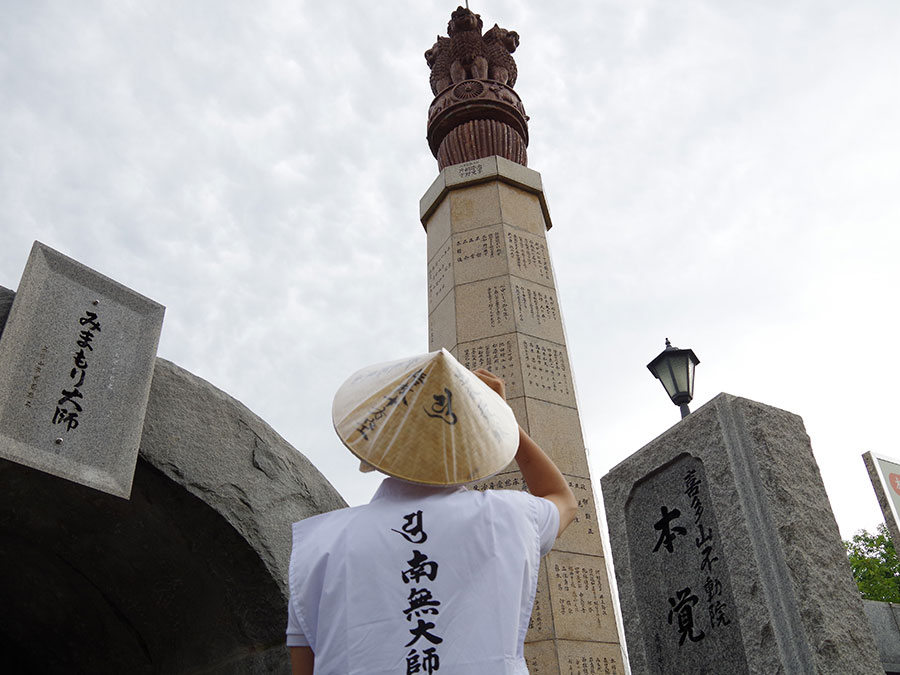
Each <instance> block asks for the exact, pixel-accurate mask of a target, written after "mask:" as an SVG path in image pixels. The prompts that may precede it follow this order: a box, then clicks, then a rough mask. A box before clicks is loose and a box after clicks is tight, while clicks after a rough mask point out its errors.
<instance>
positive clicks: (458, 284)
mask: <svg viewBox="0 0 900 675" xmlns="http://www.w3.org/2000/svg"><path fill="white" fill-rule="evenodd" d="M420 210H421V219H422V224H423V225H424V226H425V229H426V232H427V238H428V340H429V349H430V350H436V349H439V348H441V347H445V348H447V349H449V350H450V351H451V352H452V353H453V355H454V356H456V357H457V358H458V359H459V360H460V361H461V362H462V363H463V364H465V365H466V366H467V367H468V368H473V369H474V368H481V367H483V368H487V369H488V370H490V371H492V372H493V373H495V374H497V375H499V376H501V377H502V378H503V379H504V380H505V381H506V390H507V399H508V401H509V404H510V406H511V407H512V409H513V411H515V414H516V417H517V419H518V420H519V423H520V424H521V425H522V426H523V427H524V428H525V429H526V431H527V432H528V433H529V435H530V436H531V437H532V438H534V439H535V441H536V442H537V443H538V444H539V445H540V446H541V447H542V448H544V450H546V451H547V453H548V454H549V455H550V456H551V457H552V458H553V460H554V461H555V462H556V463H557V465H558V466H559V467H560V469H561V471H562V472H563V474H564V475H565V476H566V478H567V479H568V481H569V485H570V486H571V487H572V490H573V491H574V493H575V496H576V498H577V499H578V506H579V512H578V515H577V517H576V520H575V522H574V523H573V524H572V525H571V526H570V527H569V529H568V530H567V531H566V532H565V534H564V535H563V536H562V537H561V538H560V539H559V540H558V541H557V543H556V546H555V547H554V549H553V551H551V552H550V554H549V555H548V556H547V557H546V558H545V559H544V562H543V564H542V566H541V572H540V581H539V583H538V594H537V598H536V600H535V606H534V611H533V613H532V620H531V626H530V629H529V632H528V637H527V639H526V644H525V655H526V659H527V661H528V667H529V669H530V671H531V674H532V675H556V674H558V673H559V674H562V673H565V674H566V675H594V674H595V673H596V674H603V675H613V674H614V675H624V673H625V668H624V666H623V659H622V652H621V648H620V642H621V641H620V639H619V635H618V631H617V627H616V619H615V610H614V606H613V600H612V596H611V594H610V590H609V588H610V584H609V575H608V572H607V567H606V561H605V558H604V552H603V547H602V541H601V538H600V525H599V522H598V520H597V509H596V505H595V503H594V496H593V489H592V485H591V478H590V471H589V469H588V462H587V455H586V452H585V448H584V439H583V436H582V431H581V421H580V418H579V415H578V406H577V402H576V398H575V388H574V385H573V380H572V372H571V368H570V365H569V357H568V352H567V349H566V340H565V332H564V329H563V322H562V315H561V313H560V308H559V303H558V301H557V296H556V287H555V281H554V275H553V269H552V266H551V263H550V255H549V251H548V248H547V240H546V231H547V230H548V229H549V228H550V215H549V211H548V209H547V203H546V200H545V198H544V194H543V189H542V186H541V179H540V175H539V174H538V173H537V172H536V171H532V170H531V169H528V168H526V167H524V166H521V165H519V164H516V163H514V162H511V161H509V160H506V159H504V158H502V157H497V156H494V157H488V158H484V159H479V160H475V161H472V162H467V163H464V164H457V165H454V166H450V167H447V168H446V169H444V170H443V171H442V172H441V174H440V175H439V176H438V178H437V180H436V181H435V182H434V184H433V185H432V186H431V188H430V189H429V190H428V192H427V193H426V195H425V196H424V197H423V198H422V201H421V204H420ZM479 487H480V488H508V489H524V482H523V480H522V477H521V474H520V473H519V472H518V470H517V468H516V466H515V464H512V465H510V466H509V467H508V468H507V469H506V470H505V471H503V472H502V473H501V474H499V475H497V476H495V477H493V478H492V479H490V480H488V481H485V482H484V483H483V484H482V485H480V486H479Z"/></svg>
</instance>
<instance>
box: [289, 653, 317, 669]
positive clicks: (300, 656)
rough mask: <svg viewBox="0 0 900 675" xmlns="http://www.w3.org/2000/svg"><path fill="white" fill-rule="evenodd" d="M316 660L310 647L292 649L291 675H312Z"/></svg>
mask: <svg viewBox="0 0 900 675" xmlns="http://www.w3.org/2000/svg"><path fill="white" fill-rule="evenodd" d="M315 658H316V657H315V656H314V655H313V650H312V649H310V648H309V647H291V675H312V674H313V662H314V661H315Z"/></svg>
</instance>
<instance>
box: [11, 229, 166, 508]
mask: <svg viewBox="0 0 900 675" xmlns="http://www.w3.org/2000/svg"><path fill="white" fill-rule="evenodd" d="M164 311H165V310H164V308H163V306H162V305H160V304H158V303H156V302H153V301H152V300H149V299H148V298H145V297H144V296H142V295H140V294H138V293H135V292H134V291H132V290H130V289H128V288H126V287H125V286H122V285H121V284H119V283H117V282H115V281H113V280H112V279H109V278H107V277H105V276H103V275H102V274H98V273H97V272H95V271H93V270H91V269H90V268H88V267H85V266H84V265H82V264H80V263H78V262H76V261H75V260H72V259H71V258H68V257H66V256H64V255H62V254H61V253H58V252H57V251H54V250H53V249H51V248H49V247H47V246H44V245H43V244H41V243H40V242H35V243H34V247H33V248H32V250H31V255H30V257H29V259H28V264H27V265H26V267H25V272H24V273H23V275H22V283H21V285H20V287H19V291H18V293H17V294H16V298H15V302H14V303H13V306H12V310H11V311H10V313H9V318H8V320H7V322H6V326H5V327H4V330H3V337H2V339H0V457H4V458H6V459H10V460H13V461H16V462H20V463H22V464H25V465H27V466H31V467H33V468H36V469H40V470H41V471H46V472H48V473H52V474H53V475H56V476H60V477H62V478H66V479H68V480H72V481H75V482H78V483H82V484H83V485H88V486H90V487H93V488H95V489H98V490H103V491H104V492H109V493H110V494H114V495H117V496H119V497H125V498H127V497H128V495H129V493H130V492H131V479H132V474H133V472H134V466H135V462H136V461H137V453H138V444H139V441H140V437H141V426H142V424H143V421H144V411H145V409H146V406H147V395H148V392H149V390H150V378H151V377H152V374H153V364H154V359H155V358H156V346H157V343H158V342H159V334H160V329H161V327H162V319H163V312H164Z"/></svg>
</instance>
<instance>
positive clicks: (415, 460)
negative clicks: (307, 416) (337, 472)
mask: <svg viewBox="0 0 900 675" xmlns="http://www.w3.org/2000/svg"><path fill="white" fill-rule="evenodd" d="M332 419H333V421H334V428H335V431H336V432H337V434H338V436H339V437H340V439H341V441H342V442H343V443H344V445H346V446H347V448H348V449H349V450H350V452H352V453H353V454H354V455H356V456H357V457H358V458H359V459H360V460H362V461H363V462H366V463H368V464H371V465H372V466H374V467H375V468H376V469H378V470H379V471H381V472H383V473H386V474H388V475H390V476H394V477H395V478H400V479H402V480H405V481H408V482H411V483H420V484H424V485H461V484H464V483H471V482H474V481H478V480H481V479H483V478H487V477H488V476H491V475H493V474H495V473H497V472H499V471H501V470H502V469H503V468H504V467H506V466H507V465H508V464H509V463H510V462H511V461H512V459H513V457H514V456H515V453H516V449H517V447H518V441H519V427H518V423H517V422H516V418H515V415H514V414H513V412H512V410H511V409H510V407H509V406H508V405H507V404H506V402H505V401H504V400H503V399H502V398H501V397H500V396H498V395H497V394H496V393H495V392H494V391H493V390H492V389H491V388H490V387H488V386H487V385H486V384H484V383H483V382H482V381H481V380H480V379H478V376H476V375H475V374H474V373H472V372H470V371H469V370H467V369H466V368H465V367H464V366H463V365H462V364H461V363H459V361H457V360H456V359H455V358H454V357H453V356H452V355H451V354H450V352H448V351H447V350H445V349H442V350H440V351H437V352H431V353H429V354H424V355H422V356H417V357H413V358H410V359H403V360H400V361H393V362H390V363H383V364H378V365H375V366H370V367H368V368H364V369H362V370H360V371H358V372H356V373H354V374H353V375H352V376H351V377H350V378H349V379H348V380H347V381H346V382H344V384H343V385H341V387H340V389H338V392H337V394H336V395H335V397H334V404H333V406H332Z"/></svg>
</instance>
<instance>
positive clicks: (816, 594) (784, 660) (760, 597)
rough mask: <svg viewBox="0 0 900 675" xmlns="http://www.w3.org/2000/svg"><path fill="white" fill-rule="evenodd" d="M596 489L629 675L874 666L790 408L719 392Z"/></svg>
mask: <svg viewBox="0 0 900 675" xmlns="http://www.w3.org/2000/svg"><path fill="white" fill-rule="evenodd" d="M602 485H603V495H604V501H605V505H606V516H607V521H608V523H609V530H610V539H611V542H612V549H613V554H614V556H615V565H616V581H617V583H618V587H619V599H620V601H621V607H622V615H623V618H624V622H625V634H626V636H627V638H628V651H629V659H630V662H631V668H632V672H634V673H635V674H640V675H643V674H645V673H646V674H654V675H657V674H658V675H664V674H665V675H667V674H668V673H692V674H703V673H708V674H709V675H739V674H740V675H745V674H746V675H756V674H757V673H803V674H806V673H818V674H820V675H825V674H833V675H844V674H846V673H855V674H858V673H871V674H872V675H875V674H876V673H879V674H880V673H883V672H884V671H883V670H882V668H881V664H880V662H879V659H878V653H877V650H876V647H875V643H874V641H873V639H872V635H871V630H870V628H869V626H868V624H867V622H866V617H865V615H864V613H863V607H862V602H861V600H860V597H859V593H858V592H857V589H856V584H855V583H854V582H853V579H852V577H851V574H850V566H849V564H848V562H847V557H846V554H845V553H844V549H843V546H842V544H841V539H840V534H839V532H838V528H837V523H836V522H835V520H834V515H833V514H832V512H831V507H830V505H829V503H828V498H827V496H826V494H825V488H824V486H823V484H822V479H821V476H820V475H819V470H818V467H817V466H816V462H815V459H814V458H813V455H812V449H811V447H810V443H809V438H808V437H807V435H806V432H805V430H804V428H803V421H802V420H801V419H800V418H799V417H797V416H796V415H792V414H791V413H788V412H785V411H783V410H778V409H776V408H771V407H769V406H765V405H762V404H760V403H755V402H753V401H749V400H747V399H741V398H736V397H734V396H729V395H728V394H720V395H719V396H717V397H716V398H715V399H713V400H712V401H711V402H710V403H708V404H706V405H705V406H703V407H702V408H700V409H699V410H697V411H696V412H694V413H692V414H690V415H689V416H688V417H687V418H686V419H684V420H683V421H682V422H680V423H679V424H677V425H675V426H674V427H672V429H670V430H669V431H667V432H666V433H665V434H663V435H662V436H660V437H659V438H657V439H656V440H654V441H653V442H651V443H650V444H648V445H646V446H644V447H643V448H642V449H641V450H639V451H638V452H636V453H635V454H634V455H632V456H631V457H629V458H628V459H627V460H625V461H624V462H622V463H621V464H619V465H618V466H616V467H615V468H614V469H613V470H612V471H610V472H609V473H608V474H607V475H606V476H604V477H603V479H602Z"/></svg>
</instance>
